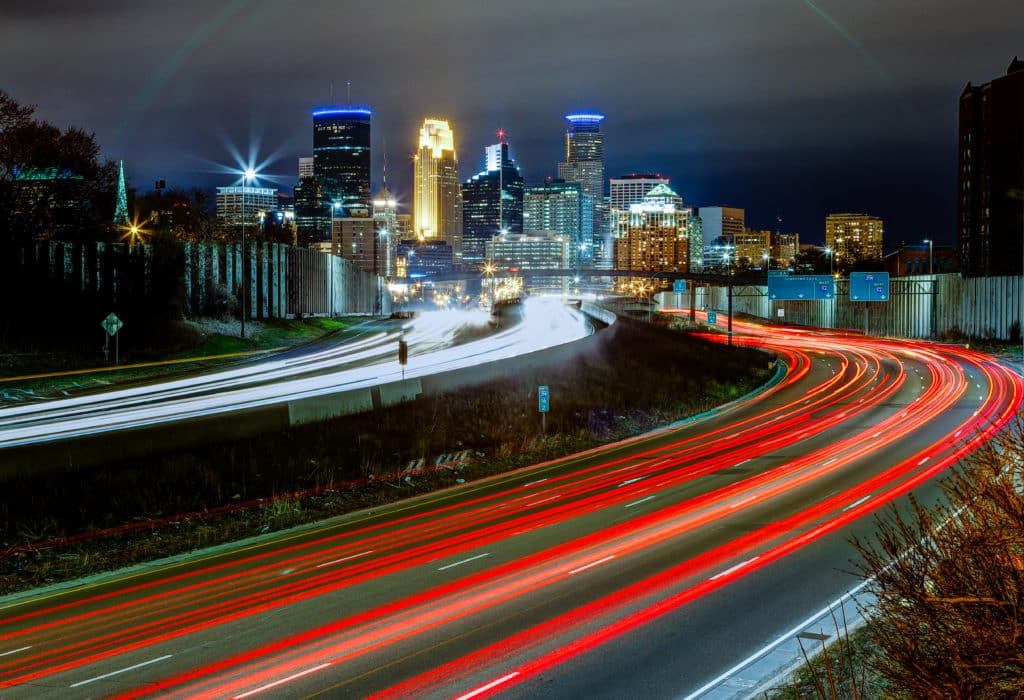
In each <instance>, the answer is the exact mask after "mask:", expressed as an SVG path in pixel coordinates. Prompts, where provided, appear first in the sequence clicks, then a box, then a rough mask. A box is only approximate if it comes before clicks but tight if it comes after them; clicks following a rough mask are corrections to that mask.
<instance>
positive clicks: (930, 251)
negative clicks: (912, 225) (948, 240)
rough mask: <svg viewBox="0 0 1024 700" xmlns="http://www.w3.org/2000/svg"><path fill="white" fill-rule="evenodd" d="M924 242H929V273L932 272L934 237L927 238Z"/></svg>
mask: <svg viewBox="0 0 1024 700" xmlns="http://www.w3.org/2000/svg"><path fill="white" fill-rule="evenodd" d="M924 242H925V243H927V244H928V274H929V275H930V274H932V243H933V241H932V239H930V238H926V239H924Z"/></svg>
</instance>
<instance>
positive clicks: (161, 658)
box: [68, 654, 174, 688]
mask: <svg viewBox="0 0 1024 700" xmlns="http://www.w3.org/2000/svg"><path fill="white" fill-rule="evenodd" d="M172 656H174V654H165V655H164V656H161V657H160V658H158V659H150V660H149V661H143V662H142V663H141V664H135V665H134V666H129V667H128V668H122V669H121V670H120V671H111V672H110V673H104V674H103V675H102V676H96V677H95V678H90V679H88V680H84V681H78V682H77V683H72V684H71V685H70V686H68V687H69V688H77V687H78V686H80V685H88V684H89V683H95V682H96V681H101V680H103V679H104V678H110V677H111V676H119V675H121V674H122V673H128V672H129V671H134V670H135V669H137V668H142V667H143V666H149V665H150V664H155V663H157V662H158V661H164V660H166V659H169V658H171V657H172Z"/></svg>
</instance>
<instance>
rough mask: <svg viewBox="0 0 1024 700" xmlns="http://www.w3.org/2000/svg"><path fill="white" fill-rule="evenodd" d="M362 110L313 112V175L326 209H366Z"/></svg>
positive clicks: (366, 137) (366, 132)
mask: <svg viewBox="0 0 1024 700" xmlns="http://www.w3.org/2000/svg"><path fill="white" fill-rule="evenodd" d="M372 114H373V113H372V112H371V111H370V110H369V109H366V108H363V107H325V108H323V109H317V110H315V111H314V112H313V174H314V175H315V176H316V177H317V179H318V180H319V181H320V187H321V188H322V189H323V197H324V201H325V203H326V204H327V205H328V206H330V205H332V204H333V203H335V202H340V203H341V204H342V206H349V205H354V204H359V205H362V206H363V207H369V206H370V117H371V116H372Z"/></svg>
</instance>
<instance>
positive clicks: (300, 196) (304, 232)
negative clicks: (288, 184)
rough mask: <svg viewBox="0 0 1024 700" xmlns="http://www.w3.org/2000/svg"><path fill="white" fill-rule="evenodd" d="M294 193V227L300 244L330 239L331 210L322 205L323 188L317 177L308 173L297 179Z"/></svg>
mask: <svg viewBox="0 0 1024 700" xmlns="http://www.w3.org/2000/svg"><path fill="white" fill-rule="evenodd" d="M293 193H294V195H295V228H296V232H297V236H298V243H299V245H301V246H314V245H319V244H322V243H326V242H329V241H330V240H331V212H330V209H329V208H328V207H327V206H324V196H323V188H321V187H320V180H319V178H317V177H315V176H313V175H308V176H306V177H303V178H300V179H299V184H298V185H296V186H295V189H294V190H293Z"/></svg>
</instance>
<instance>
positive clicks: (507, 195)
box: [462, 141, 523, 265]
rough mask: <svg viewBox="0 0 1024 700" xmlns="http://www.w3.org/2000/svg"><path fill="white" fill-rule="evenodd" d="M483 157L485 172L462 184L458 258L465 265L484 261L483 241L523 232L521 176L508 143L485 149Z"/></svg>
mask: <svg viewBox="0 0 1024 700" xmlns="http://www.w3.org/2000/svg"><path fill="white" fill-rule="evenodd" d="M484 154H485V157H484V164H485V168H486V169H485V170H483V171H482V172H480V173H478V174H476V175H474V176H473V177H472V178H470V179H469V180H467V181H466V182H464V183H463V185H462V259H463V262H465V263H466V264H467V265H480V264H482V263H483V262H484V261H485V260H486V258H487V242H488V241H490V240H491V238H492V237H493V236H494V235H495V234H497V233H499V232H502V233H505V234H509V233H522V232H523V176H522V175H521V174H520V173H519V168H518V167H517V166H516V164H515V161H513V160H512V159H511V158H509V157H508V144H507V143H505V142H504V141H503V142H501V143H496V144H494V145H493V146H488V147H487V148H486V149H484ZM499 190H500V192H501V196H500V199H499V194H498V193H499Z"/></svg>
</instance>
